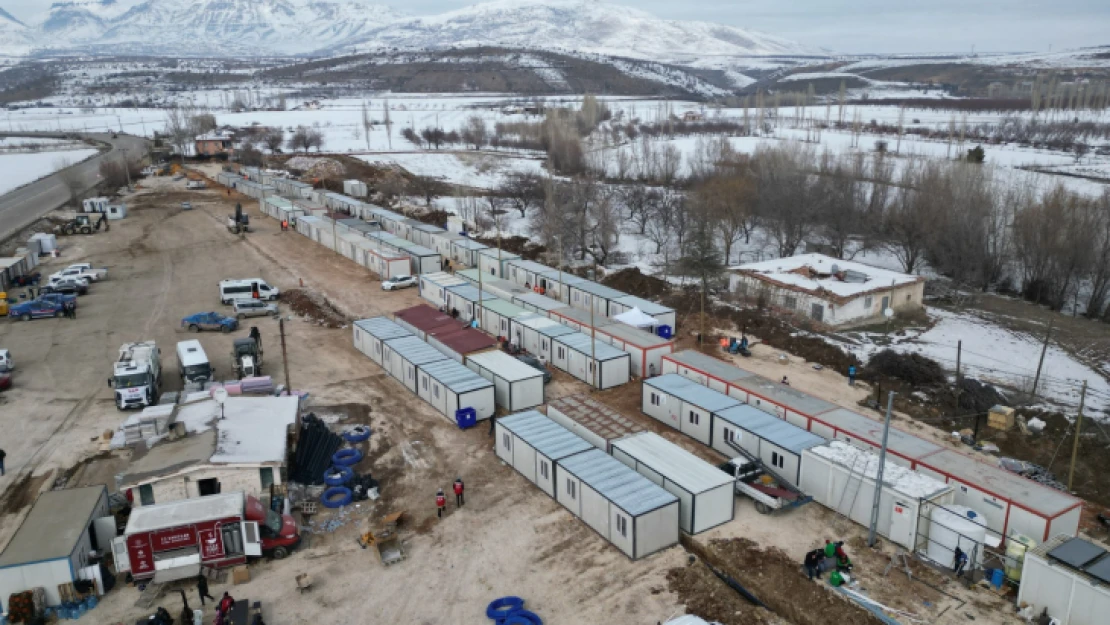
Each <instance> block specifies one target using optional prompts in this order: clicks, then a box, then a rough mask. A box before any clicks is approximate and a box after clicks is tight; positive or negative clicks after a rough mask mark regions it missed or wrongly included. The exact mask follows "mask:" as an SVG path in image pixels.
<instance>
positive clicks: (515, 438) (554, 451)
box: [494, 410, 593, 497]
mask: <svg viewBox="0 0 1110 625" xmlns="http://www.w3.org/2000/svg"><path fill="white" fill-rule="evenodd" d="M494 430H495V432H494V434H495V436H496V438H495V442H494V449H495V451H496V452H497V457H498V458H500V459H501V460H503V461H504V462H505V463H507V464H509V465H510V466H512V467H513V468H514V469H516V470H517V471H518V472H520V474H521V475H523V476H524V477H526V478H527V479H528V481H529V482H532V483H533V484H535V485H536V486H538V487H539V488H540V490H542V491H543V492H545V493H547V495H548V496H549V497H554V496H555V485H556V484H557V483H558V467H557V466H556V463H557V462H558V461H560V460H562V459H564V458H569V457H570V456H573V455H574V454H580V453H582V452H585V451H589V450H591V449H593V446H592V445H590V444H589V443H587V442H586V441H584V440H582V439H581V438H579V437H578V436H576V435H574V434H572V433H571V432H570V431H569V430H567V429H566V428H564V427H563V426H561V425H559V424H558V423H555V422H554V421H552V420H551V419H548V418H547V417H546V416H544V415H542V414H540V413H538V412H536V411H535V410H528V411H526V412H520V413H517V414H511V415H509V416H507V417H501V418H500V419H495V420H494Z"/></svg>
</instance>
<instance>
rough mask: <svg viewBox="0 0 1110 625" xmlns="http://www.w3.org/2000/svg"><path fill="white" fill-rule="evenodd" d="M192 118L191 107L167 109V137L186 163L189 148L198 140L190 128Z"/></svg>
mask: <svg viewBox="0 0 1110 625" xmlns="http://www.w3.org/2000/svg"><path fill="white" fill-rule="evenodd" d="M191 117H192V108H191V107H181V106H175V107H173V108H170V109H166V129H165V133H166V137H167V138H168V139H169V142H170V145H172V146H173V147H174V148H176V149H177V153H178V154H180V155H181V161H182V162H185V155H186V154H187V153H188V152H189V148H190V146H192V144H193V140H194V139H195V138H196V135H194V134H193V132H192V129H191V128H190V126H189V119H190V118H191Z"/></svg>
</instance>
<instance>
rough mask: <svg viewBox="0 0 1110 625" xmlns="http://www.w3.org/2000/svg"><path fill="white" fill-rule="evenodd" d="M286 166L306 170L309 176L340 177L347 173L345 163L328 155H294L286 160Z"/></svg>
mask: <svg viewBox="0 0 1110 625" xmlns="http://www.w3.org/2000/svg"><path fill="white" fill-rule="evenodd" d="M285 166H286V167H287V168H289V169H292V170H297V171H300V172H304V175H305V176H307V177H309V178H340V177H342V176H344V175H346V174H347V168H346V167H344V166H343V163H340V162H339V161H337V160H335V159H333V158H326V157H312V156H294V157H292V158H290V159H289V160H287V161H285Z"/></svg>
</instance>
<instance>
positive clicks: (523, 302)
mask: <svg viewBox="0 0 1110 625" xmlns="http://www.w3.org/2000/svg"><path fill="white" fill-rule="evenodd" d="M513 303H514V304H516V305H517V306H520V307H521V308H526V309H528V310H530V311H532V312H534V313H537V314H540V315H543V316H545V317H550V316H551V312H552V311H555V310H559V309H560V308H566V307H567V305H566V304H564V303H562V302H560V301H559V300H556V299H551V298H550V297H548V296H546V295H540V294H539V293H531V292H529V293H522V294H520V295H516V296H514V297H513Z"/></svg>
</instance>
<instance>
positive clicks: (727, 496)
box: [612, 432, 735, 534]
mask: <svg viewBox="0 0 1110 625" xmlns="http://www.w3.org/2000/svg"><path fill="white" fill-rule="evenodd" d="M612 450H613V451H612V453H613V457H614V458H616V459H617V460H620V461H621V462H623V463H624V464H625V465H627V466H629V467H631V468H632V469H634V470H635V471H636V472H637V473H639V474H640V475H643V476H644V477H646V478H647V479H649V480H651V481H652V482H654V483H655V484H658V485H659V486H662V487H663V489H664V490H666V491H667V492H669V493H671V494H673V495H674V496H676V497H678V505H679V521H678V526H679V528H681V529H682V531H684V532H686V533H687V534H700V533H701V532H704V531H706V530H708V529H711V528H714V527H717V526H718V525H721V524H723V523H728V522H729V521H731V520H732V518H733V501H734V499H735V495H734V494H733V483H732V479H733V478H732V476H730V475H729V474H727V473H725V472H724V471H721V470H720V469H718V468H717V467H715V466H713V465H711V464H709V463H708V462H706V461H704V460H702V459H701V458H698V457H697V456H695V455H694V454H692V453H690V452H688V451H686V450H685V449H683V448H681V447H679V446H678V445H675V444H674V443H671V442H669V441H667V440H666V439H664V438H663V437H662V436H659V435H658V434H655V433H653V432H642V433H640V434H634V435H632V436H627V437H625V438H622V439H620V440H616V441H613V443H612Z"/></svg>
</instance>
